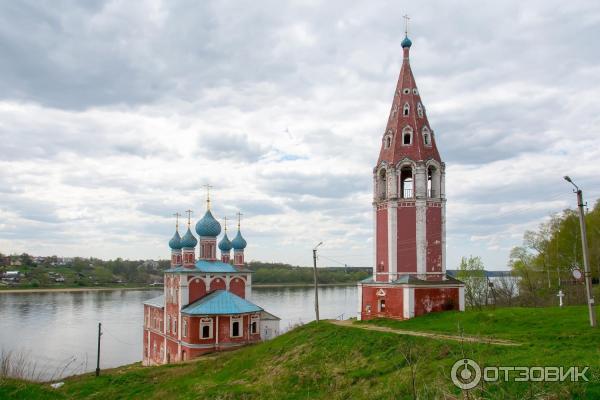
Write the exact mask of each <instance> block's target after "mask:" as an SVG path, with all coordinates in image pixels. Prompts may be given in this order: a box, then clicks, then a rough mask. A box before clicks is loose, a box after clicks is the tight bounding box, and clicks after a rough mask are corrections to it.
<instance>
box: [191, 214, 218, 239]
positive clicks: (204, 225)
mask: <svg viewBox="0 0 600 400" xmlns="http://www.w3.org/2000/svg"><path fill="white" fill-rule="evenodd" d="M196 233H197V234H198V235H200V236H208V237H217V236H219V234H220V233H221V224H220V223H219V221H217V220H216V219H215V217H213V215H212V213H211V212H210V210H207V211H206V214H204V217H202V219H201V220H200V221H198V222H197V223H196Z"/></svg>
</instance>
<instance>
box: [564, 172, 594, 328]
mask: <svg viewBox="0 0 600 400" xmlns="http://www.w3.org/2000/svg"><path fill="white" fill-rule="evenodd" d="M564 179H565V180H566V181H567V182H569V183H570V184H571V185H573V186H575V189H576V190H575V191H574V192H575V193H577V207H578V208H579V227H580V228H581V248H582V252H583V269H584V279H585V291H586V294H587V302H588V311H589V313H590V325H591V326H592V328H595V327H596V326H597V323H596V311H595V310H594V294H593V292H592V273H591V271H590V255H589V253H588V246H587V232H586V227H585V213H584V211H583V207H584V203H583V192H582V191H581V189H579V187H578V186H577V185H576V184H575V183H573V181H572V180H571V178H569V177H568V176H565V177H564Z"/></svg>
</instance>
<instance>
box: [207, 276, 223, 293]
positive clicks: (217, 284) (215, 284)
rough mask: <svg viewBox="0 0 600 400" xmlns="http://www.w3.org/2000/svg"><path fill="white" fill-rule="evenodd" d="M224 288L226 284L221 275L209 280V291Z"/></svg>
mask: <svg viewBox="0 0 600 400" xmlns="http://www.w3.org/2000/svg"><path fill="white" fill-rule="evenodd" d="M225 288H226V284H225V279H224V278H222V277H219V278H215V279H213V280H212V281H211V282H210V290H209V292H212V291H215V290H219V289H221V290H225Z"/></svg>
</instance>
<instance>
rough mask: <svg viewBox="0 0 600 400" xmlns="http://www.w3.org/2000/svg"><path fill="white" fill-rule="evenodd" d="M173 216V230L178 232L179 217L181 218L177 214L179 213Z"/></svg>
mask: <svg viewBox="0 0 600 400" xmlns="http://www.w3.org/2000/svg"><path fill="white" fill-rule="evenodd" d="M173 215H174V216H175V230H176V231H179V217H181V214H179V212H176V213H175V214H173Z"/></svg>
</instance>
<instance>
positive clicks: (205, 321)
mask: <svg viewBox="0 0 600 400" xmlns="http://www.w3.org/2000/svg"><path fill="white" fill-rule="evenodd" d="M205 326H208V336H207V337H204V336H202V334H203V333H204V329H203V328H204V327H205ZM198 336H200V339H204V340H206V339H212V338H213V319H212V318H201V319H200V332H199V335H198Z"/></svg>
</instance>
